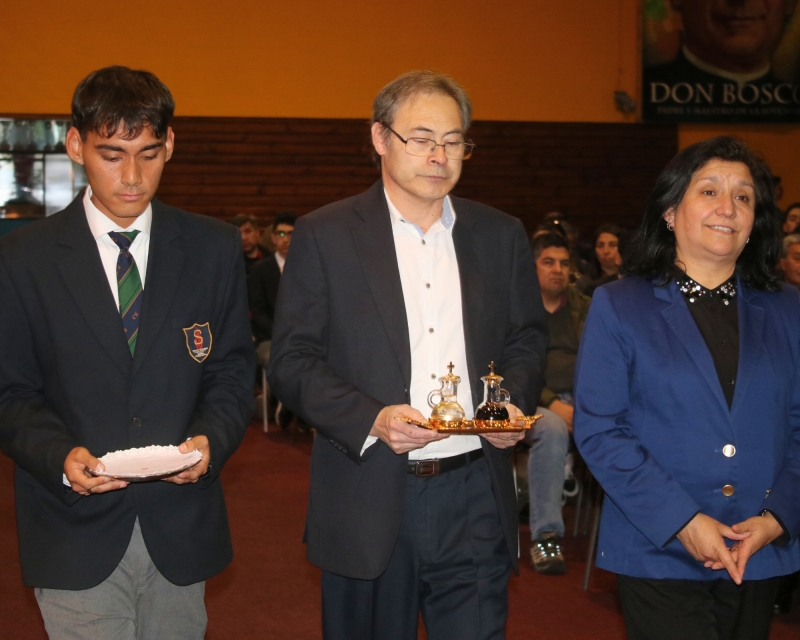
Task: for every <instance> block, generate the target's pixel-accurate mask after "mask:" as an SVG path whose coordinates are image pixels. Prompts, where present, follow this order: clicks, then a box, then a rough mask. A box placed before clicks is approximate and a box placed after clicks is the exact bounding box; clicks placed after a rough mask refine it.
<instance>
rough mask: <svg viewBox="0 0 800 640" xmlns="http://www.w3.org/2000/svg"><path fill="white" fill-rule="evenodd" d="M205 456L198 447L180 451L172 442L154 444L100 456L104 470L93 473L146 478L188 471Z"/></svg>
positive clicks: (127, 477) (138, 478)
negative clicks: (165, 444) (185, 451)
mask: <svg viewBox="0 0 800 640" xmlns="http://www.w3.org/2000/svg"><path fill="white" fill-rule="evenodd" d="M202 459H203V455H202V454H201V453H200V452H199V451H197V450H194V451H190V452H189V453H181V452H180V451H179V450H178V447H175V446H173V445H169V446H166V447H162V446H159V445H152V446H150V447H140V448H138V449H125V450H124V451H112V452H111V453H107V454H106V455H104V456H102V457H101V458H100V461H101V462H102V463H103V464H104V465H105V470H104V471H98V470H95V471H92V473H94V474H95V475H98V476H109V477H110V478H119V479H120V480H133V481H135V480H145V479H148V478H158V477H161V476H168V475H172V474H174V473H179V472H181V471H185V470H186V469H188V468H189V467H193V466H194V465H196V464H197V463H198V462H200V460H202Z"/></svg>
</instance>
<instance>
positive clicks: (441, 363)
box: [362, 191, 481, 460]
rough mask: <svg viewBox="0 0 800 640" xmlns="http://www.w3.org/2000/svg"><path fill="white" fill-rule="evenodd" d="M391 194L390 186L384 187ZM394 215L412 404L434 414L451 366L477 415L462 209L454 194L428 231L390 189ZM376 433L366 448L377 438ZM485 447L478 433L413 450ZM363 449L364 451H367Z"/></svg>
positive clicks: (417, 455) (451, 452)
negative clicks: (466, 315) (432, 403)
mask: <svg viewBox="0 0 800 640" xmlns="http://www.w3.org/2000/svg"><path fill="white" fill-rule="evenodd" d="M384 193H385V191H384ZM386 202H387V203H388V205H389V213H390V215H391V217H392V233H393V235H394V246H395V251H396V253H397V266H398V267H399V269H400V282H401V283H402V286H403V299H404V301H405V307H406V317H407V319H408V337H409V343H410V345H411V388H410V389H409V391H410V396H411V406H412V407H414V408H415V409H417V410H418V411H420V412H421V413H422V414H423V415H424V416H430V414H431V409H430V407H429V406H428V394H429V393H430V392H431V391H433V390H434V389H439V388H440V387H441V383H440V382H439V378H440V377H441V376H443V375H445V374H447V365H448V364H449V363H450V362H452V363H453V364H454V365H455V366H454V368H453V374H454V375H457V376H459V377H460V378H461V383H460V384H459V385H458V402H459V404H460V405H461V406H462V407H463V408H464V412H465V414H466V416H467V418H468V419H472V417H473V407H472V390H471V388H470V380H469V373H468V372H467V350H466V346H465V342H464V321H463V316H462V313H461V280H460V278H459V274H458V261H457V260H456V251H455V246H454V245H453V225H454V224H455V221H456V214H455V211H454V210H453V204H452V202H451V201H450V198H449V197H446V198H445V199H444V204H443V209H442V217H441V218H439V220H437V221H436V222H434V223H433V224H432V225H431V226H430V228H429V229H428V231H427V232H423V231H422V229H421V228H420V227H419V226H418V225H416V224H414V223H412V222H408V221H407V220H405V219H404V218H403V215H402V213H400V211H398V209H397V207H395V206H394V204H393V203H392V201H391V200H390V199H389V195H388V194H386ZM375 440H376V438H375V437H374V436H370V437H368V438H367V442H366V443H365V445H364V449H366V448H367V447H368V446H370V445H371V444H372V443H373V442H375ZM480 448H481V442H480V439H479V437H478V436H450V437H449V438H445V439H444V440H439V441H437V442H431V443H429V444H427V445H425V446H424V447H422V448H421V449H415V450H414V451H411V452H410V453H409V454H408V457H409V460H429V459H433V458H439V459H441V458H447V457H450V456H455V455H458V454H461V453H466V452H467V451H473V450H475V449H480ZM362 452H363V451H362Z"/></svg>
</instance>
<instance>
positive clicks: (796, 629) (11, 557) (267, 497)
mask: <svg viewBox="0 0 800 640" xmlns="http://www.w3.org/2000/svg"><path fill="white" fill-rule="evenodd" d="M272 429H273V431H272V432H271V433H270V434H269V435H268V436H265V435H264V434H263V433H262V432H261V430H260V428H259V427H257V426H256V425H255V424H254V425H253V426H251V428H250V429H249V431H248V434H247V437H246V438H245V441H244V443H243V444H242V447H241V449H240V450H239V451H238V452H237V453H236V455H235V456H234V457H233V458H232V459H231V461H230V463H229V464H228V466H227V467H226V468H225V470H224V471H223V480H224V483H225V489H226V496H227V501H228V508H229V512H230V519H231V528H232V530H233V543H234V551H235V556H236V557H235V559H234V561H233V564H232V565H231V566H230V567H229V568H228V569H227V570H226V571H224V572H223V573H222V574H221V575H219V576H217V577H215V578H213V579H212V580H210V581H209V582H208V586H207V592H206V593H207V596H206V603H207V607H208V616H209V627H208V638H209V639H210V640H229V639H231V638H236V639H237V640H248V639H250V638H253V639H256V638H258V639H266V640H273V639H274V640H317V639H318V638H320V637H321V631H320V628H321V627H320V595H319V570H318V569H316V568H315V567H313V566H311V565H310V564H309V563H308V561H307V560H306V557H305V547H304V546H303V545H302V543H301V537H302V533H303V522H304V517H305V507H306V496H307V493H308V461H309V456H310V453H311V436H310V435H307V434H300V435H298V436H297V439H296V441H295V442H294V443H292V441H291V436H290V435H289V434H288V433H286V432H279V431H278V432H276V431H275V427H272ZM12 466H13V465H12V464H11V462H10V461H9V460H8V458H5V457H4V456H2V455H0V638H10V639H13V640H17V639H19V640H28V639H30V640H38V639H45V638H46V637H47V636H46V634H45V632H44V627H43V625H42V621H41V618H40V616H39V611H38V608H37V606H36V601H35V600H34V597H33V592H32V590H31V589H26V588H25V587H23V586H22V581H21V578H20V568H19V561H18V558H17V540H16V530H15V523H14V504H13V503H14V497H13V490H12V474H13V471H12ZM567 519H568V528H569V520H570V519H571V510H570V511H569V513H567ZM521 536H522V544H523V549H527V547H528V531H527V527H523V528H522V532H521ZM586 547H587V541H586V537H585V536H579V537H578V538H577V539H573V538H571V537H568V538H567V539H566V540H565V553H566V556H567V561H568V565H569V568H568V571H567V575H565V576H540V575H538V574H536V573H535V572H534V571H533V570H532V569H531V568H530V565H529V563H528V561H527V557H523V559H522V562H521V575H520V576H519V577H512V578H511V583H510V587H509V594H510V615H509V621H508V633H507V637H508V640H530V639H536V638H546V639H547V640H573V639H574V640H578V639H581V640H584V639H590V640H623V639H624V638H625V631H624V628H623V624H622V618H621V615H620V613H619V604H618V601H617V595H616V587H615V580H614V576H613V575H611V574H609V573H607V572H605V571H602V570H599V569H595V570H594V571H593V573H592V581H591V585H590V589H589V591H588V592H584V591H582V589H581V584H582V581H583V571H584V567H585V557H586ZM798 637H800V597H798V594H797V593H795V607H794V610H793V612H792V613H791V614H789V615H787V616H783V617H779V618H776V619H775V623H774V624H773V631H772V635H771V640H797V638H798ZM424 638H425V635H424V632H422V633H420V639H421V640H422V639H424ZM165 640H169V639H165Z"/></svg>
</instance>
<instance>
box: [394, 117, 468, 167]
mask: <svg viewBox="0 0 800 640" xmlns="http://www.w3.org/2000/svg"><path fill="white" fill-rule="evenodd" d="M383 126H384V127H386V128H387V129H388V130H389V131H391V132H392V133H393V134H394V135H396V136H397V137H398V138H399V140H400V142H402V143H403V144H404V145H405V146H406V153H407V154H409V155H412V156H420V157H423V158H426V157H428V156H430V155H432V154H434V153H436V147H444V155H445V156H447V158H449V159H450V160H469V159H470V157H471V156H472V150H473V149H474V148H475V143H474V142H463V141H461V142H456V141H453V142H443V143H441V144H439V143H438V142H436V140H431V139H430V138H409V139H408V140H406V139H405V138H403V136H401V135H400V134H399V133H397V131H395V130H394V129H392V128H391V127H390V126H389V125H388V124H385V125H383Z"/></svg>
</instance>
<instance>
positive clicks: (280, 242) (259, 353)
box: [242, 211, 297, 427]
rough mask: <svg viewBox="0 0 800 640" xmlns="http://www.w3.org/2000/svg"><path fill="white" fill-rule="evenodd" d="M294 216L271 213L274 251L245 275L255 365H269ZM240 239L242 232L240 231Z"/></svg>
mask: <svg viewBox="0 0 800 640" xmlns="http://www.w3.org/2000/svg"><path fill="white" fill-rule="evenodd" d="M296 221H297V216H296V215H295V214H294V213H291V212H290V211H286V212H284V213H279V214H278V215H277V216H275V221H274V223H273V225H272V233H271V234H270V239H271V241H272V246H273V247H275V253H273V254H272V255H269V256H267V257H266V258H265V259H264V260H260V261H259V262H257V263H256V264H255V265H253V267H252V269H251V270H250V275H249V277H248V288H249V291H250V316H251V325H252V328H253V339H254V340H255V343H256V358H257V359H258V364H259V365H262V366H264V365H267V364H269V351H270V346H271V344H272V320H273V318H274V317H275V303H276V301H277V299H278V285H279V284H280V282H281V274H282V273H283V265H284V263H285V262H286V254H287V253H288V252H289V244H290V243H291V241H292V231H293V230H294V223H295V222H296ZM242 242H244V234H242ZM291 419H292V414H291V413H290V412H289V410H288V409H283V410H282V411H280V412H278V424H279V425H280V426H281V427H286V426H288V424H289V422H291Z"/></svg>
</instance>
